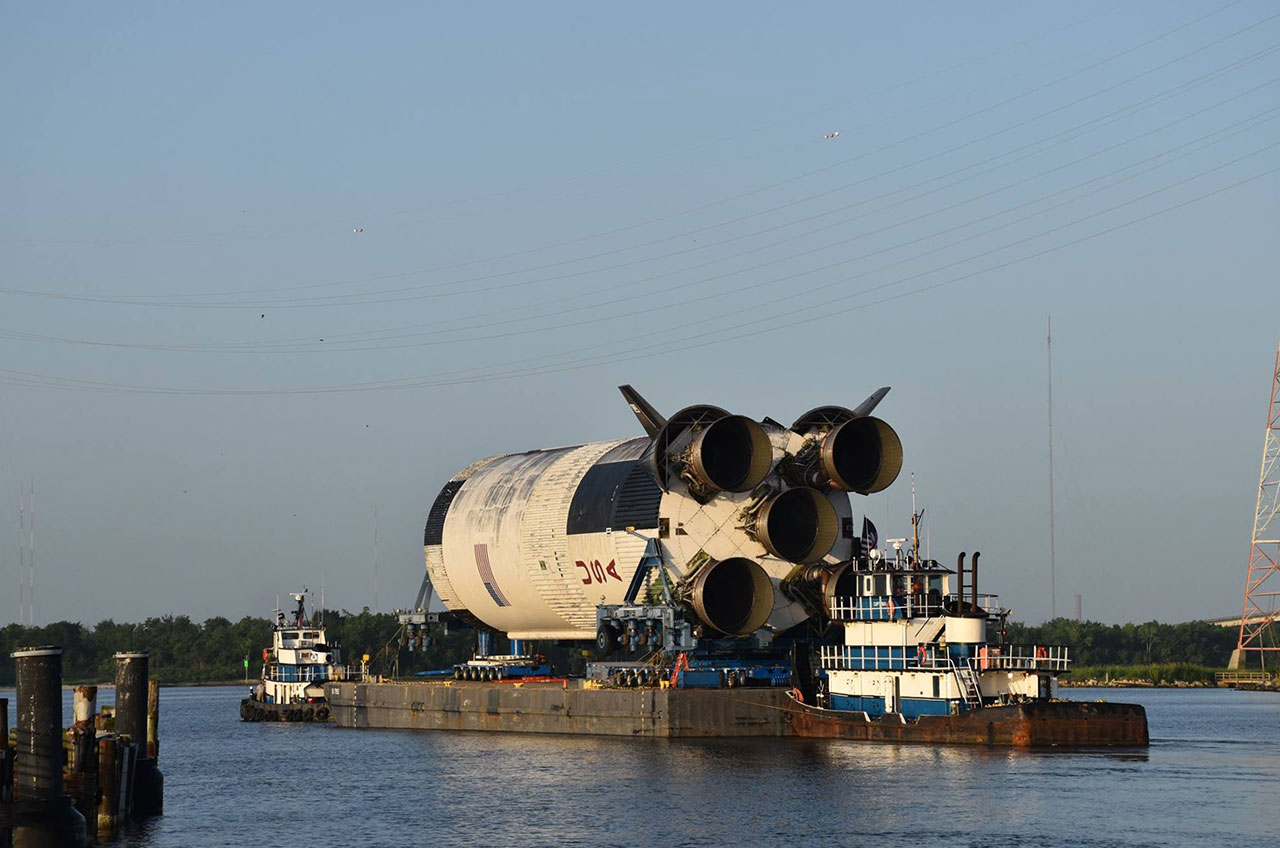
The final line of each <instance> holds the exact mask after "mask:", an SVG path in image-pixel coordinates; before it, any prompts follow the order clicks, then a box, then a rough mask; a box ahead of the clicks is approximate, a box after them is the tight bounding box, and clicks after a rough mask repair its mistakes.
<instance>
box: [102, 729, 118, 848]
mask: <svg viewBox="0 0 1280 848" xmlns="http://www.w3.org/2000/svg"><path fill="white" fill-rule="evenodd" d="M119 747H120V746H119V740H118V739H117V737H116V735H115V734H114V733H108V734H105V735H103V736H101V737H99V739H98V837H99V838H100V839H114V838H115V835H116V830H117V828H118V825H119V812H120V763H119V758H118V756H117V754H118V752H119Z"/></svg>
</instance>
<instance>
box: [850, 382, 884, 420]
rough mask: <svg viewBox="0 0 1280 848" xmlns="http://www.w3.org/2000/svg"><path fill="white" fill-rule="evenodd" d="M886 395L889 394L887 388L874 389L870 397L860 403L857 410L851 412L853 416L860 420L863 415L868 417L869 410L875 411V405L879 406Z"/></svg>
mask: <svg viewBox="0 0 1280 848" xmlns="http://www.w3.org/2000/svg"><path fill="white" fill-rule="evenodd" d="M887 394H889V387H888V386H885V387H884V388H880V389H876V390H875V391H874V392H872V393H871V397H869V398H867V399H866V400H864V401H863V402H862V403H860V404H858V406H857V408H856V409H854V410H853V414H854V415H856V416H858V417H859V418H861V417H862V416H864V415H870V414H871V410H873V409H875V408H876V405H877V404H879V403H880V401H882V400H884V396H885V395H887Z"/></svg>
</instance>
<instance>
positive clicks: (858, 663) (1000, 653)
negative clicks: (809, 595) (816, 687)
mask: <svg viewBox="0 0 1280 848" xmlns="http://www.w3.org/2000/svg"><path fill="white" fill-rule="evenodd" d="M877 649H886V650H887V656H881V655H880V654H879V652H878V650H877ZM818 654H819V659H820V661H821V664H822V667H823V668H829V669H836V670H843V671H904V670H908V669H930V670H937V669H941V670H947V669H950V668H952V667H953V665H954V663H953V661H952V659H951V656H950V654H949V653H948V652H947V650H946V648H943V647H940V646H938V645H917V646H915V647H912V646H910V645H823V646H821V647H820V649H819V652H818ZM969 662H970V664H971V665H972V666H973V668H974V670H975V671H976V672H978V673H982V672H985V671H1066V670H1067V668H1068V666H1069V665H1070V664H1071V649H1070V648H1068V647H1067V646H1065V645H1003V646H999V645H979V646H977V649H976V650H975V651H974V652H973V654H972V655H971V656H970V657H969Z"/></svg>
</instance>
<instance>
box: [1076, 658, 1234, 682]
mask: <svg viewBox="0 0 1280 848" xmlns="http://www.w3.org/2000/svg"><path fill="white" fill-rule="evenodd" d="M1219 671H1223V669H1221V668H1206V667H1204V666H1201V665H1191V664H1190V663H1152V664H1151V665H1082V666H1077V667H1075V668H1073V669H1072V670H1071V675H1070V676H1069V677H1066V678H1063V682H1064V683H1065V684H1066V685H1068V686H1072V685H1076V686H1078V685H1093V684H1094V682H1096V683H1097V685H1099V686H1105V685H1106V684H1108V683H1111V682H1116V683H1150V684H1151V685H1153V686H1172V685H1174V684H1181V683H1185V684H1189V685H1192V686H1212V685H1214V683H1215V678H1214V675H1215V674H1216V673H1217V672H1219Z"/></svg>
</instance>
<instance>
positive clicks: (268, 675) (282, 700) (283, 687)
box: [240, 586, 346, 721]
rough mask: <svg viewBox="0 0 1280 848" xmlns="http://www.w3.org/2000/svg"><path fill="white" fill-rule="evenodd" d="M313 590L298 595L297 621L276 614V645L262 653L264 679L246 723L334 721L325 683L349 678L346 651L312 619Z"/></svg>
mask: <svg viewBox="0 0 1280 848" xmlns="http://www.w3.org/2000/svg"><path fill="white" fill-rule="evenodd" d="M307 594H308V593H307V587H306V586H303V587H302V591H301V592H297V593H294V594H293V596H292V597H293V599H294V601H296V602H297V604H298V607H297V609H296V610H294V613H293V617H292V618H286V617H285V614H284V611H283V610H276V623H275V626H274V627H273V628H272V631H271V647H270V648H263V649H262V678H261V679H260V680H259V681H258V683H257V685H256V686H254V687H253V688H252V689H251V690H250V691H249V697H248V698H245V699H243V700H242V701H241V702H240V718H242V719H243V720H245V721H328V720H329V704H328V701H326V700H325V691H324V684H325V683H326V682H327V681H329V680H335V679H344V678H345V672H346V669H345V667H344V666H342V665H340V652H339V650H338V648H337V646H335V645H331V644H329V642H328V639H327V638H326V636H325V629H324V625H323V624H321V623H316V622H313V621H312V620H311V618H310V617H308V616H307V612H306V597H307Z"/></svg>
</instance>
